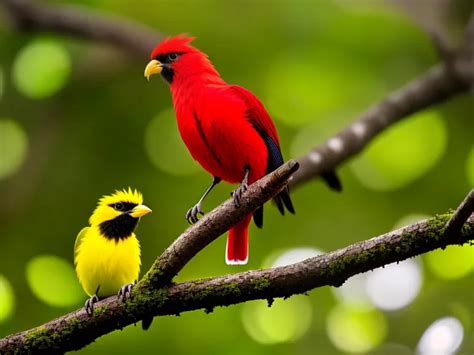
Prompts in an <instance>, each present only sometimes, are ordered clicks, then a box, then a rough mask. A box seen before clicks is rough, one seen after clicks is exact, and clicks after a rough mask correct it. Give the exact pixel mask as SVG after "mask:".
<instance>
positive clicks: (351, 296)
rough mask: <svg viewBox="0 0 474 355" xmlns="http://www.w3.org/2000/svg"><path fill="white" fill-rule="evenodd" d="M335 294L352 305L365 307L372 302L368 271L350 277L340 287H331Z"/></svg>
mask: <svg viewBox="0 0 474 355" xmlns="http://www.w3.org/2000/svg"><path fill="white" fill-rule="evenodd" d="M331 290H332V291H333V293H334V294H335V296H336V297H337V298H338V299H339V300H340V301H341V302H344V303H346V304H349V305H351V306H359V307H365V306H367V305H369V304H370V300H369V296H368V295H367V273H363V274H357V275H354V276H352V277H351V278H349V279H348V280H347V281H346V282H344V284H343V285H342V286H340V287H331Z"/></svg>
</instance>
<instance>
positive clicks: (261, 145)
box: [172, 84, 268, 183]
mask: <svg viewBox="0 0 474 355" xmlns="http://www.w3.org/2000/svg"><path fill="white" fill-rule="evenodd" d="M187 89H188V90H186V89H185V88H182V87H181V88H172V93H173V101H174V106H175V111H176V118H177V121H178V128H179V132H180V134H181V137H182V139H183V141H184V143H185V144H186V146H187V148H188V150H189V151H190V153H191V155H192V156H193V158H194V159H195V160H197V161H198V162H199V163H200V164H201V165H202V167H203V168H204V169H206V170H207V171H208V172H209V173H210V174H212V175H213V176H217V177H220V178H221V179H223V180H224V181H227V182H230V183H239V182H241V181H242V178H243V176H244V171H245V167H249V168H250V175H249V182H250V183H252V182H254V181H255V180H257V179H259V178H260V177H262V176H264V175H265V172H266V170H267V160H268V153H267V148H266V146H265V142H264V141H263V139H262V137H261V136H260V134H259V132H258V131H257V130H256V129H255V127H254V126H253V125H252V123H251V122H250V120H249V119H248V117H247V114H248V110H247V106H246V103H245V101H244V100H242V98H241V97H240V96H239V95H238V94H237V93H236V92H235V91H234V90H232V89H231V86H228V85H225V84H224V85H203V86H199V87H196V86H189V87H188V88H187Z"/></svg>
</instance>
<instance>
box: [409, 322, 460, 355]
mask: <svg viewBox="0 0 474 355" xmlns="http://www.w3.org/2000/svg"><path fill="white" fill-rule="evenodd" d="M463 338H464V328H463V326H462V324H461V322H460V321H459V320H458V319H456V318H454V317H444V318H441V319H438V320H437V321H435V322H434V323H433V324H431V325H430V326H429V327H428V329H426V330H425V332H424V333H423V335H422V337H421V339H420V341H419V343H418V347H417V353H418V354H420V355H425V354H426V355H428V354H440V355H441V354H443V355H444V354H454V353H456V350H457V349H458V348H459V346H460V345H461V343H462V340H463Z"/></svg>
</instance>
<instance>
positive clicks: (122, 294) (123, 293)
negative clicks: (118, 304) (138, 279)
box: [118, 283, 135, 302]
mask: <svg viewBox="0 0 474 355" xmlns="http://www.w3.org/2000/svg"><path fill="white" fill-rule="evenodd" d="M133 286H135V284H132V283H130V284H126V285H123V286H122V287H120V290H119V292H118V298H119V300H120V301H122V302H123V301H126V300H127V299H129V298H131V297H132V288H133Z"/></svg>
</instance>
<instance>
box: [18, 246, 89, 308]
mask: <svg viewBox="0 0 474 355" xmlns="http://www.w3.org/2000/svg"><path fill="white" fill-rule="evenodd" d="M26 279H27V281H28V284H29V286H30V288H31V291H32V292H33V294H34V295H35V296H36V297H37V298H38V299H40V300H41V301H43V302H44V303H46V304H48V305H50V306H56V307H66V306H72V305H75V304H77V303H78V302H80V301H81V300H83V299H84V293H83V291H82V289H81V287H80V285H79V281H78V280H77V278H76V274H75V272H74V268H73V266H72V264H71V263H69V262H68V261H67V260H65V259H63V258H60V257H58V256H55V255H39V256H36V257H34V258H33V259H31V260H30V261H29V262H28V264H27V266H26Z"/></svg>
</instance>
